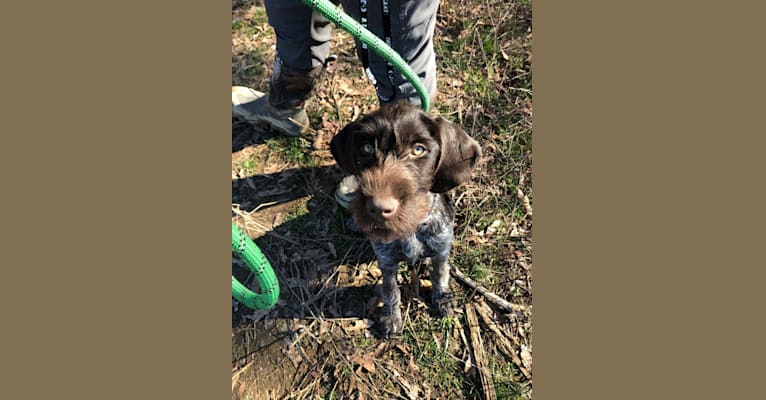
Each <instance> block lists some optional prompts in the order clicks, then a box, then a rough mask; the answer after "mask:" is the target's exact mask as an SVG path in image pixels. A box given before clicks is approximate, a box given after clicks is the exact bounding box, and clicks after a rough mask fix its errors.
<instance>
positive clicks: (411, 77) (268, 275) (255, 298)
mask: <svg viewBox="0 0 766 400" xmlns="http://www.w3.org/2000/svg"><path fill="white" fill-rule="evenodd" d="M301 1H303V3H304V4H306V5H307V6H309V7H311V8H313V9H314V10H316V11H317V12H318V13H320V14H322V15H323V16H324V17H325V18H327V19H329V20H330V21H331V22H332V23H334V24H335V25H336V26H339V27H340V28H341V29H343V30H344V31H346V32H348V33H349V34H350V35H352V36H353V37H355V38H356V39H358V40H360V41H361V42H362V43H364V44H366V45H367V46H368V48H370V49H372V50H373V51H374V52H376V53H377V54H378V55H379V56H381V57H383V58H384V59H385V60H386V61H388V62H390V63H391V65H393V67H394V68H396V70H397V71H399V72H401V74H402V75H403V76H404V77H405V78H407V80H408V81H409V82H410V84H412V86H413V87H414V88H415V90H416V91H417V92H418V96H420V106H421V107H422V108H423V110H424V111H428V109H429V107H430V101H429V99H428V92H427V91H426V88H425V86H423V82H421V80H420V78H418V76H417V75H416V74H415V72H414V71H413V70H412V68H410V66H409V65H408V64H407V62H406V61H404V59H403V58H402V57H401V56H400V55H399V54H398V53H396V52H395V51H394V50H393V49H392V48H391V47H390V46H388V45H387V44H386V42H384V41H382V40H381V39H380V38H378V37H377V36H375V35H374V34H373V33H372V32H370V31H369V30H367V28H365V27H363V26H362V25H361V24H359V23H358V22H356V21H355V20H354V19H353V18H351V17H349V16H348V14H346V13H344V12H343V11H341V10H340V8H339V7H338V6H336V5H334V4H332V3H331V2H330V1H329V0H301ZM231 250H232V251H233V252H234V253H236V254H237V255H238V256H239V257H240V258H242V260H243V261H244V262H245V265H247V267H248V268H249V269H250V271H252V272H253V274H255V279H256V280H257V281H258V287H259V288H260V290H261V293H255V292H253V291H252V290H250V289H248V288H247V287H245V285H243V284H242V283H241V282H239V281H238V280H237V278H235V277H234V276H232V277H231V295H232V297H234V298H235V299H237V300H238V301H239V302H240V303H242V304H244V305H246V306H247V307H249V308H251V309H256V310H265V309H269V308H271V307H274V305H275V304H277V300H278V299H279V282H278V281H277V278H276V276H275V275H274V270H273V269H272V268H271V264H269V260H267V259H266V257H265V256H264V255H263V253H261V250H260V249H259V248H258V246H257V245H256V244H255V243H254V242H253V241H252V240H251V239H250V238H249V237H248V236H247V235H245V234H244V233H243V232H242V231H241V230H240V229H239V228H238V227H237V225H236V224H234V223H232V224H231Z"/></svg>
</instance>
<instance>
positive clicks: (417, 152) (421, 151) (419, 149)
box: [410, 144, 426, 157]
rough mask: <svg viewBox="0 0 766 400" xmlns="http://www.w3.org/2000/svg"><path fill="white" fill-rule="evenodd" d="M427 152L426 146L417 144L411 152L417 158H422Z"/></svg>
mask: <svg viewBox="0 0 766 400" xmlns="http://www.w3.org/2000/svg"><path fill="white" fill-rule="evenodd" d="M425 152H426V146H423V145H422V144H416V145H415V146H413V147H412V151H410V154H411V155H413V156H415V157H420V156H422V155H423V154H425Z"/></svg>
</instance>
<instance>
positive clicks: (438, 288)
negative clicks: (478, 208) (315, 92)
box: [330, 102, 481, 337]
mask: <svg viewBox="0 0 766 400" xmlns="http://www.w3.org/2000/svg"><path fill="white" fill-rule="evenodd" d="M330 151H331V153H332V155H333V158H335V161H336V162H337V163H338V165H339V166H340V168H341V169H343V170H344V171H345V172H347V173H349V174H352V175H354V176H355V177H356V178H357V182H358V188H357V190H356V193H355V195H354V197H353V199H352V200H351V202H350V205H349V211H350V212H351V216H352V218H353V220H354V222H355V223H356V225H357V226H358V227H359V228H360V229H361V230H362V232H364V234H365V235H366V236H367V237H368V238H369V239H370V243H371V244H372V248H373V250H374V251H375V255H376V256H377V258H378V265H379V267H380V270H381V272H382V274H383V284H382V300H383V305H384V307H383V310H382V313H381V318H380V324H381V328H382V333H383V335H384V336H385V337H391V336H393V335H395V334H397V333H398V332H400V331H401V328H402V315H401V310H400V303H401V298H400V297H401V296H400V291H399V287H398V286H397V283H396V274H397V269H398V264H399V262H400V261H407V262H408V263H410V265H412V264H414V263H415V262H417V261H418V260H419V259H422V258H425V257H430V258H431V263H432V266H433V271H432V273H431V282H432V283H433V291H432V297H431V302H432V305H433V307H434V309H435V311H436V313H437V314H438V315H441V316H445V315H450V314H451V312H452V292H451V290H450V288H449V269H450V265H449V262H448V256H449V252H450V248H451V246H452V237H453V230H452V223H453V221H454V217H455V214H454V209H453V207H452V203H451V201H450V199H449V197H448V195H447V193H446V192H447V191H449V190H450V189H452V188H454V187H456V186H458V185H460V184H461V183H463V182H465V181H467V180H468V179H469V178H470V176H471V171H472V170H473V168H474V166H475V165H476V162H477V160H478V159H479V157H480V156H481V148H480V147H479V144H478V143H477V142H476V141H475V140H473V139H472V138H471V137H469V136H468V135H467V134H466V133H465V131H463V129H461V128H460V127H459V126H457V125H455V124H453V123H451V122H449V121H447V120H445V119H444V118H441V117H433V116H431V115H429V114H428V113H425V112H423V111H422V110H420V109H419V108H417V107H414V106H412V105H409V104H407V103H403V102H400V103H397V104H395V105H385V106H383V107H381V108H380V109H378V110H377V111H375V112H373V113H371V114H369V115H366V116H363V117H361V118H360V119H359V120H357V121H355V122H353V123H351V124H349V125H347V126H346V127H345V128H343V129H342V130H341V131H340V132H339V133H338V134H337V135H336V136H335V137H333V139H332V141H331V142H330Z"/></svg>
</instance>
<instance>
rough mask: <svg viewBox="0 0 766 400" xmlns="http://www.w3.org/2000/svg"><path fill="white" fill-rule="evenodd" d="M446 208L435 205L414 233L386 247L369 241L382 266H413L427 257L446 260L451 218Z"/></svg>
mask: <svg viewBox="0 0 766 400" xmlns="http://www.w3.org/2000/svg"><path fill="white" fill-rule="evenodd" d="M448 207H449V205H447V204H445V205H442V204H439V205H438V206H437V207H436V208H435V210H433V211H432V213H431V214H430V215H429V216H428V218H426V220H425V221H424V222H423V223H421V224H420V225H419V226H418V228H417V229H416V230H415V232H414V233H413V234H411V235H409V236H408V237H405V238H403V239H399V240H395V241H393V242H389V243H383V242H376V241H372V242H371V243H372V248H373V250H374V251H375V254H376V255H377V256H378V259H379V260H380V262H381V263H382V264H386V265H392V264H395V263H398V262H400V261H407V262H409V263H411V264H412V263H415V262H417V261H418V260H421V259H423V258H427V257H435V256H441V257H447V256H448V255H449V252H450V248H451V247H452V236H453V231H452V218H451V217H452V215H451V213H450V212H449V211H450V210H449V208H448Z"/></svg>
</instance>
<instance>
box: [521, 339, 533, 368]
mask: <svg viewBox="0 0 766 400" xmlns="http://www.w3.org/2000/svg"><path fill="white" fill-rule="evenodd" d="M521 362H522V363H523V364H524V366H525V367H527V369H530V370H531V369H532V351H531V350H530V349H529V346H527V345H523V344H522V345H521Z"/></svg>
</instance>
